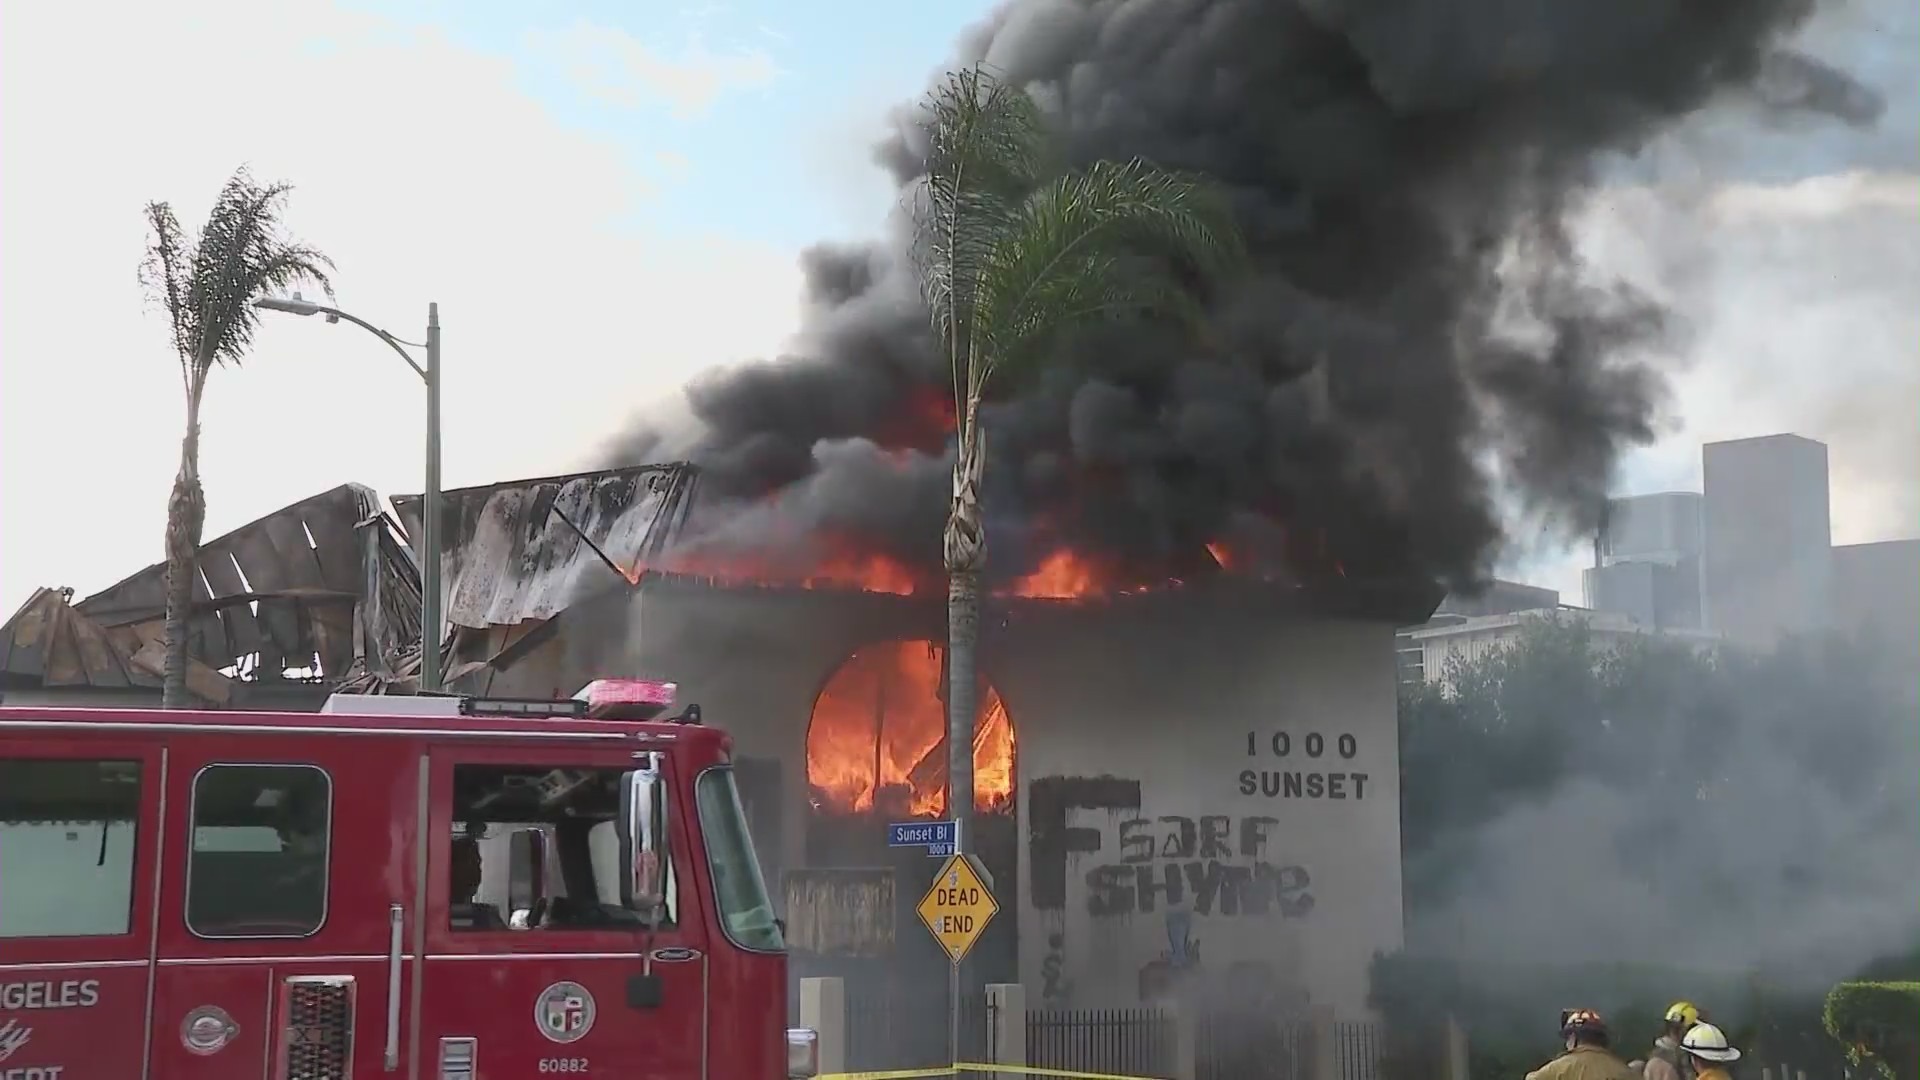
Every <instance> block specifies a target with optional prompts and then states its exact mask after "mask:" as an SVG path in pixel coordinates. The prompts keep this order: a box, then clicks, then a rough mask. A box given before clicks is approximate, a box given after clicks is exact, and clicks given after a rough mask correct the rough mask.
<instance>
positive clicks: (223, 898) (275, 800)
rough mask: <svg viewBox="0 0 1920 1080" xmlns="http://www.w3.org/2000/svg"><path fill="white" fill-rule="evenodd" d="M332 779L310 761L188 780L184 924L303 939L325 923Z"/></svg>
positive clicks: (210, 933)
mask: <svg viewBox="0 0 1920 1080" xmlns="http://www.w3.org/2000/svg"><path fill="white" fill-rule="evenodd" d="M332 817H333V781H332V779H331V778H330V777H328V776H327V774H326V773H325V772H324V771H323V770H321V769H318V768H316V767H314V766H312V765H209V766H207V767H206V768H204V769H202V770H200V774H199V775H198V776H196V777H194V779H193V822H192V824H193V851H192V854H191V855H190V856H189V857H188V860H187V928H188V929H189V930H192V931H193V932H194V933H195V934H198V935H199V936H201V937H206V938H256V937H306V936H307V935H309V934H312V933H314V932H315V931H317V930H319V929H320V924H321V923H323V922H325V921H326V918H327V847H328V842H329V837H330V834H331V831H332V829H331V821H332Z"/></svg>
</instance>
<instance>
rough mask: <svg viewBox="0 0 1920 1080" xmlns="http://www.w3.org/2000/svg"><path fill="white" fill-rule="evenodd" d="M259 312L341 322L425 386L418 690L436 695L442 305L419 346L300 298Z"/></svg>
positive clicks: (430, 312)
mask: <svg viewBox="0 0 1920 1080" xmlns="http://www.w3.org/2000/svg"><path fill="white" fill-rule="evenodd" d="M253 306H254V307H257V308H260V309H261V310H263V311H280V312H285V313H286V314H289V315H325V316H326V317H327V321H328V322H330V323H337V322H339V321H341V320H342V319H344V320H346V321H347V322H350V323H352V324H353V325H355V326H358V327H360V328H361V329H363V330H365V331H367V332H368V333H370V334H372V335H373V336H374V337H377V338H379V339H380V340H381V341H384V342H386V343H387V345H388V346H389V347H390V348H392V349H393V351H394V352H396V353H399V354H400V359H402V360H405V361H406V362H407V366H408V367H410V368H412V369H413V373H414V374H415V375H418V376H420V381H421V382H424V383H426V384H427V490H426V494H425V495H424V496H423V498H422V500H421V501H422V506H421V508H420V546H419V549H418V550H419V552H420V689H421V691H422V692H433V691H437V690H439V689H440V305H439V304H428V305H427V341H426V344H424V345H420V344H416V343H414V342H411V341H402V340H400V339H399V338H397V337H394V336H393V335H392V334H389V333H387V332H386V331H385V330H382V329H380V328H379V327H377V326H375V325H373V324H372V323H370V322H368V321H366V320H365V319H362V318H358V317H356V316H353V315H349V314H347V313H346V312H344V311H341V310H340V309H339V308H334V307H328V306H326V305H325V304H316V303H314V302H313V301H311V300H303V299H301V298H300V294H299V293H294V294H293V295H292V296H291V297H286V298H282V297H274V296H263V297H261V298H260V299H258V300H255V301H254V302H253ZM403 346H411V347H413V348H416V349H425V350H427V366H426V367H421V366H420V365H419V364H418V363H416V362H415V361H414V359H413V354H411V353H409V352H407V350H406V348H403Z"/></svg>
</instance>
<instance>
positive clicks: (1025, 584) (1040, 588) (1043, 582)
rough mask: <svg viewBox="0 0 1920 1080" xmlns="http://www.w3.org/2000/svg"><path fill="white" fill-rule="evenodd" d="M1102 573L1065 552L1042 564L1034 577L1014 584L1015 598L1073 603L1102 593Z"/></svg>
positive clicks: (1050, 556) (1044, 560) (1030, 576)
mask: <svg viewBox="0 0 1920 1080" xmlns="http://www.w3.org/2000/svg"><path fill="white" fill-rule="evenodd" d="M1099 585H1100V575H1099V572H1098V571H1097V570H1096V569H1095V568H1094V567H1093V566H1092V565H1091V564H1089V563H1087V562H1086V561H1085V560H1083V559H1081V558H1080V557H1079V556H1078V555H1076V554H1074V553H1073V552H1071V551H1068V550H1066V549H1064V548H1062V549H1061V550H1059V551H1056V552H1054V553H1053V554H1051V555H1049V556H1047V557H1046V558H1044V559H1042V560H1040V566H1039V568H1038V569H1036V570H1034V572H1033V573H1031V574H1028V575H1027V576H1026V577H1023V578H1021V579H1020V580H1019V581H1016V582H1014V583H1013V589H1012V592H1013V595H1015V596H1028V597H1042V598H1046V599H1052V600H1071V599H1073V598H1074V597H1077V596H1086V595H1088V594H1090V593H1093V592H1097V591H1099Z"/></svg>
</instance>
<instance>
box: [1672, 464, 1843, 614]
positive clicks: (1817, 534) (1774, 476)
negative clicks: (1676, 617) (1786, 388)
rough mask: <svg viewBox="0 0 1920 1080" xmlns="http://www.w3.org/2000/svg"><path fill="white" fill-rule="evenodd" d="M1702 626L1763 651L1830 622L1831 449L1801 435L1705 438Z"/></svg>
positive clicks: (1831, 585) (1831, 588)
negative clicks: (1788, 635) (1788, 637)
mask: <svg viewBox="0 0 1920 1080" xmlns="http://www.w3.org/2000/svg"><path fill="white" fill-rule="evenodd" d="M1701 465H1702V474H1703V480H1704V481H1705V485H1704V486H1705V489H1706V491H1705V498H1706V515H1705V525H1706V529H1705V540H1706V545H1705V551H1706V560H1705V570H1706V588H1705V596H1706V625H1707V628H1708V629H1711V630H1713V631H1715V632H1716V633H1718V634H1720V635H1721V636H1722V637H1724V638H1726V639H1727V640H1729V641H1735V642H1739V643H1741V644H1745V645H1751V646H1755V647H1760V648H1767V647H1770V646H1772V645H1773V644H1775V643H1776V642H1777V641H1779V640H1780V638H1781V637H1782V636H1784V635H1787V634H1792V633H1800V632H1818V631H1823V630H1826V629H1828V628H1830V627H1831V626H1832V623H1833V555H1832V550H1833V549H1832V544H1833V530H1832V526H1831V523H1830V520H1829V518H1828V510H1827V446H1826V444H1825V443H1821V442H1816V441H1814V440H1812V439H1807V438H1802V437H1801V436H1798V435H1765V436H1761V437H1759V438H1753V439H1733V440H1730V441H1727V442H1716V443H1708V444H1707V445H1706V446H1704V447H1703V448H1702V449H1701Z"/></svg>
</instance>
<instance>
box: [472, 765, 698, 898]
mask: <svg viewBox="0 0 1920 1080" xmlns="http://www.w3.org/2000/svg"><path fill="white" fill-rule="evenodd" d="M620 774H621V770H619V769H604V768H554V767H551V766H511V765H506V766H502V765H460V766H456V767H455V769H454V775H453V786H454V805H453V806H452V808H451V809H452V821H453V837H454V849H453V860H452V869H451V872H452V874H453V881H452V882H451V883H450V892H451V897H450V899H451V905H450V918H451V921H452V928H453V929H455V930H503V929H508V928H512V929H516V930H541V929H564V928H574V929H581V928H589V927H615V926H620V927H625V926H631V927H634V928H636V929H637V928H639V927H640V926H641V925H642V919H641V916H640V913H639V912H636V911H632V910H630V909H628V908H625V907H623V906H621V904H620V889H619V881H620V878H619V871H618V865H619V855H620V852H619V837H618V836H617V835H616V832H615V827H614V817H615V816H616V814H617V813H618V811H619V806H620V795H619V791H620V786H619V785H620ZM529 831H535V832H539V833H541V834H544V836H545V837H546V843H545V844H544V845H543V846H542V847H543V849H544V863H545V865H544V868H543V874H542V877H543V881H544V885H545V887H544V889H543V890H542V891H541V899H540V901H539V902H538V903H537V904H535V905H532V906H518V905H520V904H523V903H524V898H516V897H514V896H513V895H512V893H513V891H514V889H513V886H514V885H515V884H516V881H515V877H516V868H515V867H514V866H513V865H512V861H513V859H514V858H515V857H516V855H515V852H516V851H521V852H525V851H529V850H533V849H532V848H531V846H529V845H520V846H518V847H516V845H515V843H514V839H513V838H514V836H515V834H517V833H523V832H529ZM519 874H520V876H521V877H523V878H530V877H531V876H532V873H531V871H530V870H528V869H527V868H519ZM675 888H676V882H675V879H674V874H673V867H672V864H671V863H669V864H668V870H667V895H668V904H667V911H666V917H665V923H666V924H667V925H671V924H672V922H673V919H674V915H675V914H676V912H677V909H678V904H677V902H676V898H675V896H674V889H675Z"/></svg>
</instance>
